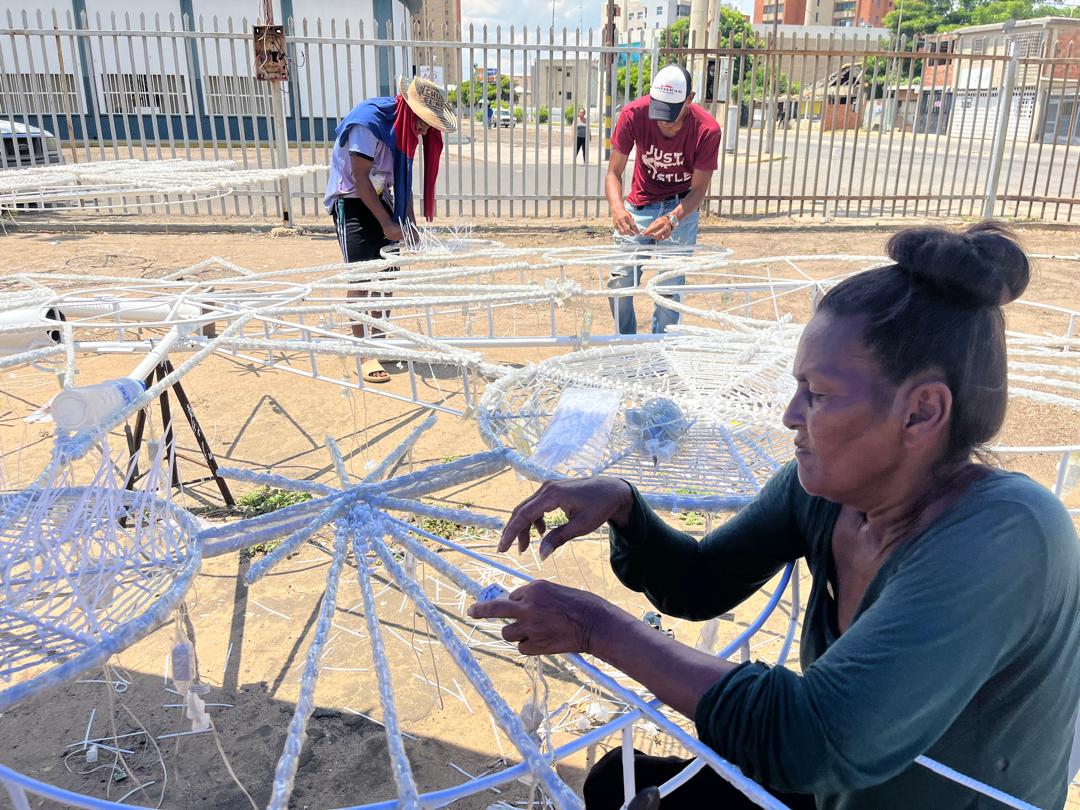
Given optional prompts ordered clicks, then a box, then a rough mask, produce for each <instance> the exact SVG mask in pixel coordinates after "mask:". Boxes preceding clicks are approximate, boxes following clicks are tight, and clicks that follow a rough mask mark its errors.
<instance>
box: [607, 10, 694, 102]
mask: <svg viewBox="0 0 1080 810" xmlns="http://www.w3.org/2000/svg"><path fill="white" fill-rule="evenodd" d="M680 22H682V20H680ZM665 30H667V29H665ZM639 77H640V80H641V95H646V94H647V93H648V92H649V87H650V86H651V83H652V57H651V56H645V57H643V58H641V59H638V60H637V61H635V62H632V63H631V64H629V65H624V66H623V67H621V68H619V69H618V70H616V71H615V103H616V104H621V103H623V102H624V100H626V101H633V100H634V99H635V98H637V97H638V78H639ZM627 85H629V95H628V94H627Z"/></svg>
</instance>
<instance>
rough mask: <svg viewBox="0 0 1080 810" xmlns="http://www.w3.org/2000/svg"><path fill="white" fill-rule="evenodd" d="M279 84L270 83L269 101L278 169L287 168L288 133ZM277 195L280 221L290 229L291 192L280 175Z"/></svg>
mask: <svg viewBox="0 0 1080 810" xmlns="http://www.w3.org/2000/svg"><path fill="white" fill-rule="evenodd" d="M281 84H282V83H281V82H270V85H271V88H272V89H271V90H270V99H271V102H272V109H273V114H274V146H275V148H276V149H277V164H278V168H279V169H287V168H289V131H288V128H287V126H286V121H285V90H284V89H283V88H282V86H281ZM278 187H279V189H278V194H279V196H280V197H281V221H282V223H283V224H284V225H285V226H286V227H290V228H291V227H292V224H293V217H292V192H291V190H290V189H289V178H288V176H287V175H282V177H281V179H280V180H279V181H278Z"/></svg>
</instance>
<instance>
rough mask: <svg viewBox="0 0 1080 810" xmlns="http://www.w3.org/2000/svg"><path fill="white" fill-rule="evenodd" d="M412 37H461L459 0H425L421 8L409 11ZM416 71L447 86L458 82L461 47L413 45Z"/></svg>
mask: <svg viewBox="0 0 1080 810" xmlns="http://www.w3.org/2000/svg"><path fill="white" fill-rule="evenodd" d="M411 25H412V32H413V36H412V38H413V40H414V41H415V42H417V43H423V42H440V41H441V42H454V43H458V42H460V41H461V0H424V4H423V5H422V6H421V7H420V10H419V11H418V12H417V13H416V14H413V15H412V20H411ZM414 53H415V59H416V70H417V73H418V74H420V75H422V76H424V77H425V78H429V79H431V80H432V81H433V82H435V83H436V84H438V85H440V86H442V87H446V86H447V85H450V86H453V85H457V84H460V83H461V81H462V79H463V78H464V75H463V74H462V72H461V49H460V48H438V47H425V46H424V45H423V44H417V46H416V47H415V49H414Z"/></svg>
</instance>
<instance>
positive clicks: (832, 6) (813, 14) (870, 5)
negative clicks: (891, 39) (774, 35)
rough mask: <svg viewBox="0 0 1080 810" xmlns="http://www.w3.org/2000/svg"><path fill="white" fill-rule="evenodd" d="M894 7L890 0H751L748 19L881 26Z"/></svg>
mask: <svg viewBox="0 0 1080 810" xmlns="http://www.w3.org/2000/svg"><path fill="white" fill-rule="evenodd" d="M893 8H895V3H894V2H893V0H754V13H753V16H752V18H751V20H752V22H753V23H755V24H760V25H773V24H774V23H775V24H776V25H820V26H826V27H830V28H880V27H881V26H882V25H883V23H884V20H885V15H886V14H888V13H889V12H890V11H892V10H893Z"/></svg>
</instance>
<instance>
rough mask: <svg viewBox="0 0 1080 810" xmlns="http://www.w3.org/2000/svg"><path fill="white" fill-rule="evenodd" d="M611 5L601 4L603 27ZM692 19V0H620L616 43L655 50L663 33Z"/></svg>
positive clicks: (618, 2)
mask: <svg viewBox="0 0 1080 810" xmlns="http://www.w3.org/2000/svg"><path fill="white" fill-rule="evenodd" d="M607 13H608V6H607V4H606V3H603V4H602V5H601V25H606V24H607V22H608V18H607ZM689 16H690V0H617V2H616V3H615V42H616V44H618V45H630V46H633V47H638V48H651V47H652V46H653V44H654V43H655V42H656V39H657V37H658V36H659V35H660V33H661V32H662V31H663V30H664V29H665V28H667V27H668V26H670V25H674V24H675V23H676V22H677V21H679V20H681V19H684V18H688V17H689Z"/></svg>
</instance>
